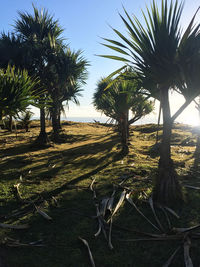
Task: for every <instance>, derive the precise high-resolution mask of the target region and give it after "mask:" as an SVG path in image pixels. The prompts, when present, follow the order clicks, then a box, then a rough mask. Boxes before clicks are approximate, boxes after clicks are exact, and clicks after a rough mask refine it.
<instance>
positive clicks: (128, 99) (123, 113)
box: [93, 77, 153, 152]
mask: <svg viewBox="0 0 200 267" xmlns="http://www.w3.org/2000/svg"><path fill="white" fill-rule="evenodd" d="M108 86H109V89H106V88H107V87H108ZM93 104H94V106H95V108H96V109H97V110H99V111H101V112H103V113H104V114H105V115H106V116H107V117H109V118H111V120H114V121H116V122H117V125H118V129H119V133H120V136H121V143H122V147H123V148H124V149H125V150H127V152H128V137H129V126H130V124H132V123H134V122H136V121H137V120H139V119H140V118H142V117H143V116H145V115H147V114H149V113H150V112H151V111H152V110H153V102H152V101H149V100H148V99H147V97H145V96H144V95H143V94H142V93H141V90H139V89H138V81H137V80H127V79H123V78H122V77H121V78H119V79H118V80H117V81H114V80H113V79H111V78H110V79H109V78H107V79H106V78H102V79H101V80H100V81H99V82H98V84H97V88H96V92H95V93H94V96H93ZM129 111H131V112H132V117H131V118H129Z"/></svg>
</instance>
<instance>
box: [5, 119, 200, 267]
mask: <svg viewBox="0 0 200 267" xmlns="http://www.w3.org/2000/svg"><path fill="white" fill-rule="evenodd" d="M33 126H36V125H33ZM38 130H39V129H38V127H33V128H32V129H31V131H30V132H29V133H25V132H24V131H23V130H19V132H18V134H17V138H16V136H15V133H13V134H9V133H7V132H5V131H3V130H1V132H0V146H1V150H0V151H1V152H0V157H1V161H0V177H1V179H0V209H1V220H0V222H3V223H10V224H25V223H28V224H29V225H30V228H29V229H26V230H8V229H2V230H1V232H0V239H1V243H3V241H4V240H5V238H7V237H9V238H14V239H18V240H20V242H22V243H23V242H24V243H28V242H32V241H37V240H40V239H42V240H43V244H44V245H45V246H44V247H18V248H12V247H8V246H6V245H4V244H2V246H1V247H2V252H1V253H0V259H1V257H2V258H3V260H4V261H5V262H6V264H7V266H11V267H15V266H16V267H26V266H29V267H33V266H34V267H36V266H37V267H43V266H48V267H51V266H52V267H54V266H56V267H64V266H85V267H86V266H90V261H89V258H88V252H87V249H86V247H85V246H84V245H83V243H82V242H81V241H80V240H79V239H78V237H79V236H80V237H82V238H84V239H86V240H87V241H88V243H89V245H90V248H91V251H92V254H93V257H94V260H95V263H96V266H97V267H99V266H102V267H106V266H109V267H110V266H111V267H112V266H119V267H121V266H136V267H143V266H144V267H145V266H153V267H156V266H159V267H160V266H162V264H164V263H165V262H166V261H167V259H168V258H169V257H170V255H171V254H172V253H173V252H174V250H175V249H176V247H177V246H178V245H179V243H180V241H146V242H145V241H140V242H139V241H138V242H123V241H121V240H122V239H123V240H125V239H131V238H136V237H141V236H140V235H136V234H135V233H134V232H131V230H137V231H142V232H150V233H156V231H155V230H154V229H153V228H152V226H151V225H150V224H148V223H147V222H146V221H145V220H144V218H142V217H141V216H140V215H139V214H138V213H137V212H136V210H135V209H134V208H133V207H132V206H131V205H130V204H129V203H128V202H127V201H125V202H124V203H123V205H122V207H121V208H120V209H119V211H118V212H117V213H116V215H115V216H114V219H113V232H112V243H113V246H114V249H113V250H110V249H109V247H108V244H107V241H106V240H105V238H104V237H103V235H102V234H100V235H99V237H98V238H95V237H94V234H95V233H96V232H97V230H98V223H97V220H96V219H94V218H92V217H91V216H95V215H96V208H95V205H94V201H93V194H92V191H91V190H90V189H89V186H90V184H91V181H92V179H94V178H95V179H96V183H95V190H96V193H97V198H98V200H99V201H100V200H101V199H102V198H104V197H105V196H110V195H111V194H112V191H113V184H115V185H117V184H119V183H120V182H121V181H122V180H123V179H124V178H125V177H129V179H127V181H126V183H125V185H126V186H127V187H130V188H131V189H133V190H134V193H133V195H132V198H133V200H134V202H135V203H137V206H138V207H139V208H140V209H141V211H142V212H143V213H144V214H145V215H146V216H147V217H148V218H149V219H151V220H152V221H153V222H154V223H156V222H155V218H154V216H153V213H152V211H151V209H150V207H149V205H148V204H147V203H145V202H142V201H141V192H144V191H145V192H146V194H147V195H149V194H150V193H151V190H152V185H153V182H154V181H153V179H154V177H155V173H156V169H157V164H158V155H157V154H156V153H153V155H152V153H151V147H152V146H153V145H154V143H155V137H156V126H155V125H145V126H136V127H132V129H131V137H130V153H129V155H127V156H125V157H123V156H122V155H121V154H120V146H119V138H118V136H117V134H116V133H115V131H113V129H112V128H108V127H106V126H103V125H95V124H84V123H70V124H69V125H65V126H64V131H63V136H62V138H63V143H62V144H54V145H53V146H51V147H49V148H46V149H35V148H34V147H31V143H32V142H33V140H34V139H35V137H36V136H37V134H38ZM48 131H50V128H48ZM159 135H161V129H160V131H159ZM188 138H189V139H188ZM184 140H186V142H184ZM188 140H193V141H194V142H196V141H195V140H196V136H195V134H194V133H193V131H192V129H191V128H189V127H186V126H184V125H176V126H175V129H174V130H173V138H172V157H173V159H174V161H175V164H176V169H177V172H178V174H179V175H180V181H181V182H182V183H183V184H188V185H195V186H199V185H200V183H199V182H200V172H198V168H196V169H195V170H194V168H193V165H194V152H195V146H194V145H188V144H189V143H188ZM183 144H184V145H183ZM190 144H192V143H190ZM197 166H198V164H197ZM20 176H22V182H21V185H20V193H21V195H22V198H24V199H27V198H31V199H34V198H36V197H37V196H40V197H42V198H43V199H44V200H45V201H44V203H43V204H42V207H41V208H42V210H43V211H45V212H46V213H47V214H48V215H49V216H51V217H52V219H53V220H52V221H47V220H45V219H44V218H43V217H42V216H41V215H40V214H38V213H36V212H32V213H29V214H27V215H24V216H20V217H13V218H10V219H4V218H3V215H8V214H11V212H13V211H14V210H20V209H22V208H23V207H24V206H26V204H24V203H21V202H19V201H18V200H17V199H16V198H15V196H14V193H13V185H14V184H16V183H18V182H19V181H20V179H19V178H20ZM135 178H136V179H137V181H136V180H134V179H135ZM144 178H146V180H144ZM120 194H121V189H119V188H118V189H117V193H116V197H115V203H116V202H117V201H118V199H119V197H120ZM184 194H185V203H184V204H183V206H181V207H176V211H177V213H178V214H179V215H180V216H181V219H176V218H174V217H173V216H170V220H171V221H172V223H173V225H174V227H189V226H193V225H196V224H198V223H199V221H200V206H199V201H200V194H199V191H198V190H194V189H189V188H188V189H184ZM52 196H53V197H54V198H55V199H56V201H57V202H56V203H57V204H56V203H55V201H54V199H52ZM157 212H158V216H159V218H160V220H161V221H162V222H163V223H164V224H165V225H166V219H165V217H164V215H163V213H162V212H160V211H159V210H158V211H157ZM120 227H121V228H120ZM122 228H127V229H129V230H130V231H125V230H123V229H122ZM191 257H192V260H193V263H194V266H198V265H199V263H200V253H199V242H197V241H195V242H193V241H192V247H191ZM171 266H177V267H178V266H184V258H183V251H182V250H180V251H179V252H178V254H177V257H176V259H175V261H174V262H173V264H172V265H171Z"/></svg>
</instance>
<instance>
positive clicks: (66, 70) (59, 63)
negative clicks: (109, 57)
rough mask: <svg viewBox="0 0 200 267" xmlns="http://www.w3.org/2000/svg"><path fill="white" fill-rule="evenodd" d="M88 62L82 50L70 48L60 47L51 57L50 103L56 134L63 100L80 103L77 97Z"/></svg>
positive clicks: (48, 81) (49, 78) (84, 78)
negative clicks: (73, 50) (74, 50)
mask: <svg viewBox="0 0 200 267" xmlns="http://www.w3.org/2000/svg"><path fill="white" fill-rule="evenodd" d="M87 66H88V62H87V61H86V60H85V59H84V58H83V57H82V51H80V50H78V51H76V52H72V51H71V50H70V49H69V48H67V47H63V48H59V49H58V50H57V51H56V53H54V54H52V55H51V57H49V66H48V67H49V68H48V69H47V73H48V75H46V77H47V81H46V82H47V84H48V92H49V94H50V96H51V99H52V103H51V105H50V110H51V117H52V126H53V132H54V136H55V137H57V136H58V131H59V128H60V112H61V110H62V106H63V102H67V103H68V102H69V101H73V102H75V103H76V104H78V103H79V102H78V99H77V97H78V96H80V92H81V91H82V89H81V87H82V85H84V84H85V80H86V78H87Z"/></svg>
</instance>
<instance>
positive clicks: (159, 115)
mask: <svg viewBox="0 0 200 267" xmlns="http://www.w3.org/2000/svg"><path fill="white" fill-rule="evenodd" d="M160 117H161V103H160V107H159V113H158V124H157V133H156V144H157V143H158V132H159V126H160Z"/></svg>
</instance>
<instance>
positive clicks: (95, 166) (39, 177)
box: [0, 137, 118, 183]
mask: <svg viewBox="0 0 200 267" xmlns="http://www.w3.org/2000/svg"><path fill="white" fill-rule="evenodd" d="M117 142H118V138H117V137H109V138H107V139H106V140H105V139H104V140H102V139H100V141H99V142H94V143H89V144H83V145H79V146H76V147H74V148H70V149H67V150H65V151H48V150H42V153H39V154H38V158H39V160H38V161H37V158H36V159H35V158H34V160H35V161H37V162H36V163H37V165H36V166H34V164H33V167H32V166H31V164H32V163H33V159H32V158H29V157H28V156H27V155H19V156H17V157H16V156H15V157H14V158H13V157H12V158H9V157H8V159H4V160H3V161H2V162H1V163H0V168H1V172H2V175H1V180H10V181H11V180H16V179H18V178H19V176H20V175H21V174H22V176H23V177H25V180H26V181H29V182H31V181H32V182H33V183H37V182H40V181H43V180H50V179H53V178H55V177H56V175H58V173H59V175H60V174H61V175H62V177H63V176H69V172H71V173H72V174H71V175H70V176H71V177H72V176H73V172H74V174H75V175H77V170H80V171H81V170H82V171H83V175H80V177H82V176H83V178H80V180H81V179H84V177H85V175H86V174H84V173H86V172H87V173H90V174H89V175H93V174H94V173H96V172H98V171H99V170H101V169H103V168H105V167H106V166H108V165H109V164H110V163H111V162H113V159H114V160H117V159H115V157H117V156H116V155H118V152H113V151H112V148H113V147H114V146H115V145H116V144H117ZM15 149H17V150H18V149H19V150H20V151H21V154H23V153H27V145H22V146H21V147H20V146H18V148H15ZM14 151H15V150H14ZM28 151H29V150H28ZM9 153H11V151H10V150H9ZM97 154H99V155H98V156H97ZM8 169H9V171H8ZM29 172H30V174H29ZM70 176H69V177H70ZM87 176H88V175H86V177H87ZM71 177H70V178H71ZM67 178H68V177H67ZM70 178H68V179H70ZM75 180H76V179H75ZM77 181H78V180H77Z"/></svg>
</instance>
